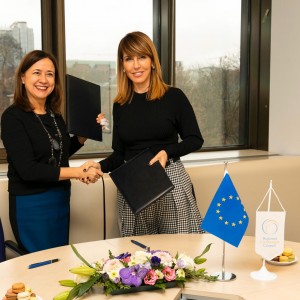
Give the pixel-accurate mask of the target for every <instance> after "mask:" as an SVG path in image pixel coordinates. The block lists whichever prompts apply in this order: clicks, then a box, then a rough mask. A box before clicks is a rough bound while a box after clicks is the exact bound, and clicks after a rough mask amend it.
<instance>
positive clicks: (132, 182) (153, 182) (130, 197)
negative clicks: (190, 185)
mask: <svg viewBox="0 0 300 300" xmlns="http://www.w3.org/2000/svg"><path fill="white" fill-rule="evenodd" d="M152 158H153V154H152V152H151V151H150V150H149V149H146V150H144V151H142V152H141V153H139V154H138V155H136V156H135V157H133V158H132V159H130V160H128V161H127V162H125V163H124V164H123V165H121V166H120V167H118V168H117V169H115V170H114V171H112V172H111V173H109V175H110V177H111V179H112V180H113V182H114V183H115V185H116V186H117V188H118V190H119V191H120V192H121V193H122V195H123V196H124V198H125V200H126V201H127V203H128V205H129V207H130V208H131V210H132V211H133V213H134V214H138V213H139V212H141V211H142V210H143V209H145V208H146V207H147V206H149V205H150V204H152V203H153V202H154V201H156V200H158V199H159V198H161V197H162V196H164V195H165V194H166V193H168V192H169V191H171V190H172V189H173V188H174V185H173V184H172V182H171V180H170V178H169V177H168V175H167V174H166V171H165V170H164V168H163V167H162V166H161V164H160V163H159V162H158V161H157V162H156V163H154V164H153V165H152V166H149V161H150V160H151V159H152Z"/></svg>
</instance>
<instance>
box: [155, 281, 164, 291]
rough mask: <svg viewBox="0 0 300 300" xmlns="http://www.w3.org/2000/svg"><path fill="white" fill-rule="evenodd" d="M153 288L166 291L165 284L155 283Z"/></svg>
mask: <svg viewBox="0 0 300 300" xmlns="http://www.w3.org/2000/svg"><path fill="white" fill-rule="evenodd" d="M154 286H155V287H157V288H159V289H162V290H165V289H166V285H165V283H155V284H154Z"/></svg>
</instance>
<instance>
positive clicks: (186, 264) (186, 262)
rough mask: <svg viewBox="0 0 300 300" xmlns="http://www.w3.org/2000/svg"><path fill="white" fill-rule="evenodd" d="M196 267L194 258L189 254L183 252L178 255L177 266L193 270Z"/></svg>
mask: <svg viewBox="0 0 300 300" xmlns="http://www.w3.org/2000/svg"><path fill="white" fill-rule="evenodd" d="M194 267H195V263H194V260H193V259H192V258H191V257H190V256H187V255H186V254H184V253H181V254H180V255H179V256H178V259H177V262H176V267H175V268H178V269H189V270H193V269H194Z"/></svg>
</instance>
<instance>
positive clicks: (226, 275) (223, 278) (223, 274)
mask: <svg viewBox="0 0 300 300" xmlns="http://www.w3.org/2000/svg"><path fill="white" fill-rule="evenodd" d="M227 165H228V161H224V176H225V174H226V172H227ZM214 276H218V278H217V280H218V281H231V280H234V279H236V275H235V274H233V273H229V272H225V241H224V240H223V256H222V272H221V273H220V272H217V273H215V274H214ZM220 276H221V277H220Z"/></svg>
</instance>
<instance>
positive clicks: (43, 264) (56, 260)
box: [28, 258, 59, 269]
mask: <svg viewBox="0 0 300 300" xmlns="http://www.w3.org/2000/svg"><path fill="white" fill-rule="evenodd" d="M58 261H59V259H58V258H55V259H49V260H45V261H41V262H38V263H34V264H31V265H29V266H28V269H33V268H37V267H41V266H45V265H50V264H53V263H55V262H58Z"/></svg>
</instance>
